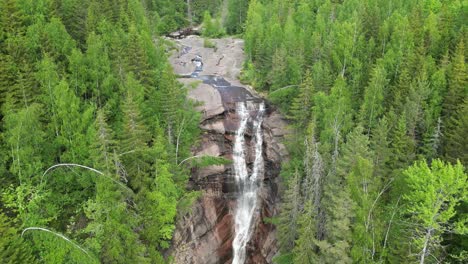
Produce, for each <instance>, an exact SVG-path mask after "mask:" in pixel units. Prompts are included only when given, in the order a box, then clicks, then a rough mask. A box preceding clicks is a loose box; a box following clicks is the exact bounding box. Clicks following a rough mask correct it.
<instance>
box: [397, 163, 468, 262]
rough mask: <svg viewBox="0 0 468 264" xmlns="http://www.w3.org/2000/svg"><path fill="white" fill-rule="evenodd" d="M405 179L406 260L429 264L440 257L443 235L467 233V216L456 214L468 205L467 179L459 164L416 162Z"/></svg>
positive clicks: (405, 175)
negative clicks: (464, 204)
mask: <svg viewBox="0 0 468 264" xmlns="http://www.w3.org/2000/svg"><path fill="white" fill-rule="evenodd" d="M403 177H404V178H405V183H406V188H407V192H406V193H405V194H403V200H404V201H405V206H404V208H403V219H402V221H403V224H404V225H405V226H407V231H408V232H410V234H411V236H410V239H411V240H410V241H408V242H409V243H408V251H407V252H408V255H407V260H414V261H417V262H419V263H420V264H424V263H430V262H432V260H433V259H434V258H435V259H438V257H439V255H440V254H441V250H442V247H443V246H442V244H441V242H442V236H443V235H444V234H447V233H456V234H466V233H467V232H468V228H467V224H468V215H466V214H464V215H457V211H456V207H457V206H458V205H459V204H460V203H461V202H466V199H467V190H468V182H467V180H468V176H467V174H466V173H465V172H464V168H463V166H462V165H461V164H460V162H457V163H456V164H454V165H452V164H450V163H446V162H443V161H441V160H439V159H436V160H433V161H432V163H431V164H430V165H429V164H427V162H425V161H418V162H416V163H415V164H414V165H413V166H411V167H409V168H408V169H406V170H405V171H404V172H403Z"/></svg>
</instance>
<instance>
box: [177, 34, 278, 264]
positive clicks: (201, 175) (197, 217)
mask: <svg viewBox="0 0 468 264" xmlns="http://www.w3.org/2000/svg"><path fill="white" fill-rule="evenodd" d="M213 41H214V43H215V46H216V48H215V49H213V48H204V47H203V39H201V38H200V37H197V36H188V37H187V38H184V39H180V40H177V42H176V43H177V45H178V47H179V48H178V52H176V53H174V54H173V55H172V56H171V59H170V60H171V63H172V65H173V68H174V70H175V72H176V73H177V74H178V75H179V76H181V78H180V79H179V80H180V81H181V82H182V83H184V84H187V85H188V84H190V83H193V82H196V84H197V85H196V87H195V88H194V89H192V90H190V92H189V97H190V98H192V99H194V100H196V101H199V102H200V103H201V104H200V106H199V107H198V110H199V111H201V112H202V120H201V123H200V127H201V129H202V130H203V134H202V138H201V143H200V144H199V146H198V147H197V148H195V149H194V150H193V152H194V153H193V154H194V155H211V156H219V157H224V158H227V159H230V160H233V163H232V164H230V165H217V166H210V167H206V168H203V169H197V170H194V171H193V172H192V175H191V179H190V186H189V188H192V189H194V190H200V191H201V193H202V195H201V197H200V198H199V199H198V200H197V202H196V203H195V204H194V206H193V208H192V211H191V212H190V213H189V214H187V215H185V216H183V217H181V218H180V219H179V220H178V222H177V228H176V231H175V234H174V239H173V248H171V250H170V251H171V252H170V253H171V255H173V256H174V262H175V263H181V264H182V263H183V264H185V263H197V264H198V263H200V264H210V263H235V264H239V263H272V258H273V256H274V255H275V254H276V253H277V250H278V247H277V242H276V231H275V227H274V226H273V225H271V224H269V223H267V222H266V221H265V219H266V218H270V217H273V216H275V215H276V214H277V213H278V207H277V205H278V180H279V179H278V174H279V171H280V164H281V161H282V160H284V159H286V158H287V153H286V151H285V147H284V146H283V145H282V144H281V141H282V139H283V137H284V136H285V134H286V133H287V130H286V123H285V121H284V120H283V119H282V118H281V116H280V115H279V113H278V112H276V111H275V110H274V109H273V108H272V107H271V106H270V105H269V104H268V102H266V101H265V100H263V99H262V98H261V97H260V96H259V95H257V94H256V93H255V92H254V91H252V90H251V89H250V88H249V87H246V86H244V85H242V84H240V82H239V81H238V80H237V76H238V75H239V72H240V69H241V65H242V63H243V60H244V55H243V51H242V49H243V42H242V40H238V39H231V38H226V39H220V40H213Z"/></svg>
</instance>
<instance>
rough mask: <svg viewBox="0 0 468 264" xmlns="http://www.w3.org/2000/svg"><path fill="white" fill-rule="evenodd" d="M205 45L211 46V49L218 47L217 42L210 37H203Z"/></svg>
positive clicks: (206, 46)
mask: <svg viewBox="0 0 468 264" xmlns="http://www.w3.org/2000/svg"><path fill="white" fill-rule="evenodd" d="M203 47H205V48H210V49H216V44H215V43H214V42H213V41H212V40H210V39H208V38H204V39H203Z"/></svg>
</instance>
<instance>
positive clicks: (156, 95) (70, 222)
mask: <svg viewBox="0 0 468 264" xmlns="http://www.w3.org/2000/svg"><path fill="white" fill-rule="evenodd" d="M187 24H188V21H187V20H186V18H185V5H183V2H181V3H177V2H173V1H164V0H153V1H151V0H148V1H139V0H116V1H111V0H106V1H101V0H99V1H95V0H87V1H82V0H80V1H78V0H5V1H1V4H0V29H1V31H0V109H1V112H0V119H1V126H0V181H1V185H0V186H1V189H0V193H1V206H0V210H1V213H0V253H1V256H0V259H2V261H1V262H2V263H34V262H36V261H38V262H40V263H88V262H89V263H96V262H98V261H100V262H101V263H160V262H163V259H162V254H161V253H160V252H162V250H164V249H166V248H168V246H169V243H170V240H171V238H172V233H173V230H174V228H175V223H174V221H175V216H176V213H177V211H178V210H184V207H187V206H189V205H190V200H191V199H192V198H194V197H195V195H196V194H195V193H187V192H186V191H185V186H186V183H187V179H188V176H189V168H188V167H187V166H186V165H187V163H186V164H184V166H178V165H179V163H180V161H181V160H182V159H185V158H187V157H189V156H190V154H191V153H190V147H191V146H192V145H194V144H195V142H196V140H197V136H198V133H199V132H198V122H199V116H198V113H196V112H195V111H193V107H192V106H193V104H192V103H191V102H190V101H187V99H186V94H185V93H186V91H185V90H184V88H183V87H182V85H180V84H178V83H177V81H176V79H175V76H174V75H173V73H172V68H171V67H170V65H169V63H168V61H167V58H166V47H167V45H165V43H164V40H162V39H159V38H154V36H156V35H158V34H162V33H165V32H167V31H168V30H171V29H173V28H178V27H182V26H184V25H187ZM56 164H68V165H60V166H58V167H53V168H51V169H49V170H47V169H48V168H50V167H51V166H53V165H56ZM73 164H76V165H73ZM78 165H80V166H78ZM29 227H41V228H47V230H50V231H52V232H54V233H50V232H48V231H44V230H42V231H41V230H37V229H28V230H25V232H24V234H22V236H20V234H21V231H22V230H24V229H25V228H29ZM60 236H64V237H66V238H67V239H69V240H70V242H67V241H66V240H65V239H64V238H63V237H60ZM80 248H81V249H82V250H80Z"/></svg>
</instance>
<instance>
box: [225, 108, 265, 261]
mask: <svg viewBox="0 0 468 264" xmlns="http://www.w3.org/2000/svg"><path fill="white" fill-rule="evenodd" d="M254 106H255V105H254ZM236 112H237V114H238V115H239V118H240V125H239V128H238V129H237V133H236V138H235V141H234V153H233V159H234V171H235V179H236V183H237V186H238V188H239V197H238V199H237V207H236V210H235V215H234V225H235V237H234V241H233V243H232V247H233V250H234V257H233V261H232V263H233V264H244V263H245V260H246V245H247V243H248V242H249V240H250V238H251V233H252V231H253V228H252V220H253V218H254V214H255V212H256V209H257V190H258V189H259V184H258V177H259V175H260V174H261V173H263V155H262V145H263V134H262V122H263V114H264V112H265V106H264V104H263V103H261V104H259V105H258V113H257V116H256V117H255V119H254V120H253V122H252V123H253V132H254V133H255V135H254V138H253V139H252V140H254V142H255V160H254V164H253V168H252V174H251V175H249V174H248V170H247V163H246V159H245V148H246V146H245V140H244V134H245V131H246V129H247V124H248V121H249V119H250V115H249V110H248V109H247V107H246V104H245V103H239V104H238V105H237V109H236Z"/></svg>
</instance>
